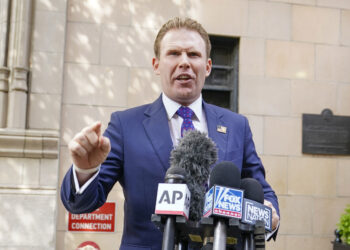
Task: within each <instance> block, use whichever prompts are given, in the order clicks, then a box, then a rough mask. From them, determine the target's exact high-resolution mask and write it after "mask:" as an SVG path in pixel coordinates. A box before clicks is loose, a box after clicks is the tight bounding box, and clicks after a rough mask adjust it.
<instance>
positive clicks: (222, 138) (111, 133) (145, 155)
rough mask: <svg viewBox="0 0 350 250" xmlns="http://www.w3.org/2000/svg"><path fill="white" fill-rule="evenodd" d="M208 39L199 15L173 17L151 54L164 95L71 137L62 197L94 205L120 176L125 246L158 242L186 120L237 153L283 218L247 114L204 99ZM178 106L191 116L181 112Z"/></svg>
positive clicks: (69, 204) (223, 157) (85, 208)
mask: <svg viewBox="0 0 350 250" xmlns="http://www.w3.org/2000/svg"><path fill="white" fill-rule="evenodd" d="M210 47H211V46H210V41H209V37H208V34H207V32H206V31H205V30H204V29H203V28H202V26H201V25H200V24H199V23H197V22H196V21H194V20H192V19H188V18H186V19H181V18H174V19H172V20H170V21H168V22H167V23H166V24H164V25H163V26H162V28H161V30H160V31H159V33H158V35H157V37H156V40H155V44H154V52H155V58H153V61H152V64H153V68H154V72H155V73H156V74H157V75H159V76H160V80H161V85H162V89H163V93H162V95H161V96H160V97H159V98H158V99H157V100H156V101H155V102H154V103H151V104H147V105H143V106H140V107H136V108H132V109H129V110H126V111H121V112H115V113H113V114H112V116H111V120H110V122H109V125H108V128H107V129H106V131H105V132H104V134H103V135H102V134H101V123H100V122H96V123H94V124H92V125H91V126H89V127H86V128H84V129H83V130H82V131H81V132H80V133H78V134H77V135H76V136H75V137H74V138H73V139H72V141H71V142H70V143H69V150H70V153H71V156H72V159H73V166H72V167H71V168H70V170H69V171H68V172H67V174H66V176H65V178H64V180H63V183H62V190H61V199H62V202H63V204H64V206H65V207H66V208H67V210H69V211H70V212H72V213H86V212H92V211H94V210H95V209H97V208H98V207H100V206H102V205H103V204H104V202H105V201H106V199H107V195H108V193H109V191H110V190H111V189H112V187H113V185H114V184H115V183H116V182H117V181H119V182H120V184H121V186H122V187H123V192H124V196H125V204H124V213H125V214H124V232H123V238H122V243H121V246H120V249H135V250H136V249H161V244H162V242H161V241H162V233H161V232H160V231H159V230H158V229H157V228H156V227H155V226H154V225H153V223H152V222H151V220H150V219H151V214H152V213H154V207H155V201H156V194H157V187H158V183H160V182H163V181H164V175H165V172H166V170H167V169H168V168H169V167H170V164H169V157H170V152H171V150H172V149H173V147H174V146H176V145H177V143H178V140H179V139H180V138H181V133H182V130H183V129H187V128H188V127H187V128H184V123H188V124H187V125H188V126H189V127H190V128H194V129H196V130H199V131H202V132H206V133H208V136H209V137H210V138H211V139H212V140H213V141H214V142H215V143H216V145H217V148H218V162H220V161H232V162H233V163H235V165H237V166H238V168H239V169H240V171H241V174H242V177H252V178H255V179H257V180H258V181H259V182H260V183H261V185H262V187H263V189H264V194H265V204H266V205H268V206H270V207H271V208H272V209H273V228H277V226H278V224H279V211H278V201H277V197H276V195H275V193H274V191H273V190H272V188H271V187H270V185H269V184H268V183H267V182H266V180H265V171H264V167H263V165H262V163H261V161H260V159H259V157H258V156H257V153H256V151H255V146H254V143H253V140H252V134H251V131H250V128H249V124H248V121H247V119H246V118H245V117H244V116H242V115H238V114H235V113H233V112H231V111H229V110H227V109H223V108H220V107H217V106H214V105H210V104H207V103H205V102H204V101H203V100H202V96H201V90H202V88H203V85H204V81H205V78H206V77H207V76H209V74H210V72H211V67H212V62H211V59H210V58H209V55H210ZM181 107H182V108H183V109H186V112H187V113H190V114H191V117H190V118H186V117H185V118H182V114H181V113H180V112H179V108H181ZM188 108H190V109H188ZM186 119H187V120H186ZM184 121H185V122H184Z"/></svg>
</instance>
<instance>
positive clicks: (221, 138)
mask: <svg viewBox="0 0 350 250" xmlns="http://www.w3.org/2000/svg"><path fill="white" fill-rule="evenodd" d="M203 108H204V112H205V115H206V118H207V125H208V135H209V137H210V138H211V139H212V140H213V141H214V142H215V144H216V146H217V148H218V161H223V160H224V159H225V152H226V146H227V138H228V133H229V132H230V131H228V130H227V131H226V133H223V132H219V131H218V126H223V127H226V128H227V125H226V124H225V123H224V121H223V119H222V116H223V114H222V113H220V112H219V109H217V108H214V106H212V105H210V104H207V103H206V102H203ZM219 130H220V129H219Z"/></svg>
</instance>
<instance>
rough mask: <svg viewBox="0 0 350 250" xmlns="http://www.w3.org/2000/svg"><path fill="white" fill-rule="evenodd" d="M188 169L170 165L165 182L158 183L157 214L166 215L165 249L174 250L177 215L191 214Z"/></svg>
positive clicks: (163, 246)
mask: <svg viewBox="0 0 350 250" xmlns="http://www.w3.org/2000/svg"><path fill="white" fill-rule="evenodd" d="M185 176H186V171H185V170H184V169H182V168H179V167H170V168H169V169H168V171H167V172H166V174H165V183H160V184H158V191H157V200H156V208H155V214H160V215H165V216H164V217H165V218H166V219H165V225H164V232H163V243H162V249H163V250H173V249H174V246H175V216H174V215H182V216H184V217H186V218H188V216H189V206H190V198H191V193H190V191H189V190H188V188H187V185H186V184H185V180H186V178H185Z"/></svg>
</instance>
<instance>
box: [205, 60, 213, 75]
mask: <svg viewBox="0 0 350 250" xmlns="http://www.w3.org/2000/svg"><path fill="white" fill-rule="evenodd" d="M211 67H212V61H211V59H210V58H208V60H207V66H206V74H205V76H206V77H208V76H209V75H210V72H211Z"/></svg>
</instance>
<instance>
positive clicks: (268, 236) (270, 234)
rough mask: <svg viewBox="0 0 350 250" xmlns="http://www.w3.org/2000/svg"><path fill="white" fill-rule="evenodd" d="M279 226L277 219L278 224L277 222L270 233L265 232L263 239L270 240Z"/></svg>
mask: <svg viewBox="0 0 350 250" xmlns="http://www.w3.org/2000/svg"><path fill="white" fill-rule="evenodd" d="M279 227H280V221H278V224H277V227H276V228H275V230H273V231H272V232H270V233H266V234H265V240H266V241H268V240H270V238H271V237H272V236H273V235H274V233H275V232H276V231H277V230H278V228H279Z"/></svg>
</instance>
